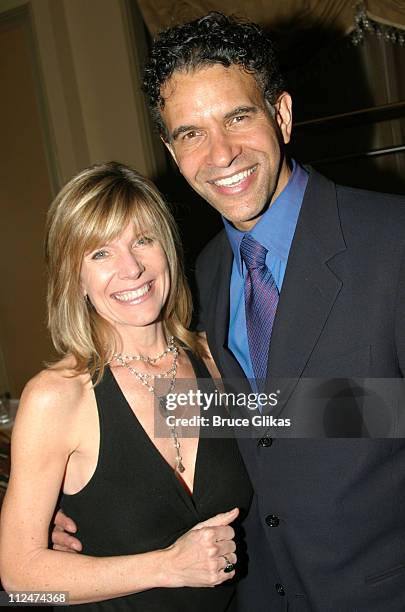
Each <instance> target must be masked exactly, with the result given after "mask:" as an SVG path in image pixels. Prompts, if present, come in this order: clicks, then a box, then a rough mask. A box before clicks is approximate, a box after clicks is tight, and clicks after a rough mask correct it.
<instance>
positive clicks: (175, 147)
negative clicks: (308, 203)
mask: <svg viewBox="0 0 405 612" xmlns="http://www.w3.org/2000/svg"><path fill="white" fill-rule="evenodd" d="M161 93H162V95H163V97H164V99H165V107H164V109H163V110H162V119H163V121H164V123H165V125H166V127H167V130H168V132H169V135H170V142H169V143H168V144H167V143H166V144H167V146H168V148H169V150H170V153H171V154H172V156H173V158H174V160H175V161H176V163H177V165H178V167H179V169H180V172H181V173H182V174H183V176H184V177H185V179H186V180H187V181H188V183H189V184H190V185H191V187H193V189H195V191H197V193H199V194H200V195H201V196H202V197H203V198H204V199H205V200H207V202H209V203H210V204H211V205H212V206H213V207H214V208H216V210H218V212H220V213H221V215H223V216H224V217H225V218H226V219H228V220H229V221H231V222H232V223H233V224H234V225H235V226H236V227H237V228H239V229H241V230H244V231H247V230H249V229H250V228H251V227H253V225H254V224H255V223H256V222H257V220H258V218H259V217H260V215H261V214H262V213H263V212H264V210H265V209H266V207H267V205H268V204H271V203H272V202H273V200H274V199H275V198H276V197H277V196H278V194H279V193H280V192H281V191H282V190H283V189H284V187H285V186H286V184H287V182H288V178H289V175H290V171H289V168H288V165H287V163H286V161H285V159H284V157H283V155H282V151H281V147H280V140H281V139H282V140H283V141H284V142H285V143H287V142H288V141H289V139H290V133H291V98H290V96H289V95H288V94H287V93H285V92H284V93H283V94H281V95H280V97H279V98H278V100H277V103H276V105H275V108H274V111H275V114H274V118H273V117H272V115H271V112H270V110H269V107H268V105H267V104H266V102H265V100H264V99H263V95H262V93H261V92H260V90H259V88H258V86H257V84H256V81H255V79H254V77H253V76H252V75H251V74H248V73H247V72H245V71H244V70H243V69H242V68H240V67H239V66H235V65H232V66H230V67H229V68H225V67H224V66H222V65H221V64H214V65H213V66H208V67H204V68H201V69H198V70H196V71H193V72H176V73H175V74H174V75H173V76H172V77H171V79H170V80H169V81H168V82H167V83H166V84H165V86H164V87H163V88H162V92H161Z"/></svg>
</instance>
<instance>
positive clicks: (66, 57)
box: [0, 0, 166, 397]
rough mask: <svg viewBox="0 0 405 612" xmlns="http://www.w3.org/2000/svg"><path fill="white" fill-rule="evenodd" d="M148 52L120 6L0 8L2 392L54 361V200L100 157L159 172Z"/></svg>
mask: <svg viewBox="0 0 405 612" xmlns="http://www.w3.org/2000/svg"><path fill="white" fill-rule="evenodd" d="M145 49H146V37H145V31H144V25H143V22H142V19H141V18H140V16H139V14H138V13H137V9H136V6H133V5H132V3H130V2H129V1H128V2H127V0H85V1H83V0H2V1H1V2H0V81H1V89H2V96H1V97H0V121H1V126H0V129H1V134H2V146H1V153H0V155H1V157H0V211H1V212H0V232H1V234H0V261H1V264H0V265H1V268H0V271H1V280H2V288H1V291H0V347H1V349H0V350H1V352H2V353H3V355H4V363H5V372H4V374H2V375H1V377H2V379H3V381H4V382H2V381H0V385H7V386H8V387H9V388H8V389H4V390H8V391H10V392H11V393H12V395H13V396H15V397H18V396H19V395H20V393H21V390H22V387H23V385H24V384H25V382H26V381H27V379H28V378H30V377H31V376H32V375H33V374H34V373H35V372H37V371H38V370H40V369H41V368H42V364H43V362H44V361H45V360H49V359H52V358H53V357H54V354H53V352H52V348H51V343H50V341H49V338H48V335H47V331H46V325H45V319H46V311H45V291H46V279H45V270H44V265H43V233H44V232H43V230H44V222H45V216H46V211H47V208H48V206H49V204H50V202H51V200H52V198H53V196H54V195H55V193H56V192H57V191H58V190H59V188H60V187H61V186H62V185H63V184H64V183H65V182H66V181H67V180H68V179H69V178H70V177H72V176H73V175H74V174H75V173H76V172H78V171H79V170H80V169H82V168H83V167H85V166H88V165H89V164H93V163H97V162H101V161H105V160H110V159H116V160H118V161H122V162H125V163H128V164H130V165H132V166H134V167H135V168H137V169H138V170H140V171H141V172H142V173H144V174H146V175H148V176H150V177H152V178H154V177H156V175H158V174H159V173H161V172H163V171H164V170H165V167H166V160H165V156H164V153H163V149H162V147H161V145H160V143H159V140H158V138H157V136H155V134H154V132H153V130H152V127H151V123H150V120H149V116H148V112H147V109H146V106H145V102H144V99H143V95H142V94H141V91H140V72H141V68H140V65H141V63H142V59H143V54H144V53H145ZM3 369H4V368H3ZM2 391H3V389H0V392H2Z"/></svg>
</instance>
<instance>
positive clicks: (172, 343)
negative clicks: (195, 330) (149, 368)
mask: <svg viewBox="0 0 405 612" xmlns="http://www.w3.org/2000/svg"><path fill="white" fill-rule="evenodd" d="M176 350H177V347H176V343H175V341H174V336H170V338H169V340H168V342H167V347H166V348H165V350H164V351H163V352H162V353H159V355H156V357H149V356H145V355H124V354H123V353H114V355H113V359H119V360H122V359H124V360H125V361H143V362H144V363H151V364H155V363H157V362H158V361H160V360H161V359H163V357H166V355H167V354H168V353H174V352H175V351H176Z"/></svg>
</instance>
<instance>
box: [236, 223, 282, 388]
mask: <svg viewBox="0 0 405 612" xmlns="http://www.w3.org/2000/svg"><path fill="white" fill-rule="evenodd" d="M240 252H241V255H242V259H243V261H244V262H245V264H246V268H247V274H246V279H245V313H246V328H247V336H248V342H249V351H250V358H251V361H252V366H253V372H254V375H255V378H256V380H263V381H264V379H265V378H266V373H267V359H268V355H269V346H270V338H271V330H272V327H273V322H274V317H275V315H276V310H277V304H278V289H277V285H276V283H275V280H274V278H273V275H272V273H271V272H270V270H269V268H268V267H267V265H266V255H267V249H266V248H265V247H264V246H262V245H261V244H260V243H259V242H257V241H256V240H255V239H254V238H252V237H251V236H249V234H245V235H244V237H243V239H242V242H241V245H240ZM260 386H261V385H260Z"/></svg>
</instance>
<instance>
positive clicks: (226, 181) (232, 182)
mask: <svg viewBox="0 0 405 612" xmlns="http://www.w3.org/2000/svg"><path fill="white" fill-rule="evenodd" d="M256 170H257V164H256V165H255V166H252V167H251V168H248V169H247V170H243V171H242V172H237V173H235V174H232V175H231V176H227V177H224V178H220V179H215V180H211V181H208V182H209V183H211V184H212V185H216V186H217V187H235V186H236V185H238V184H240V183H242V181H244V180H245V179H246V178H247V177H248V176H250V175H251V174H253V173H254V172H256Z"/></svg>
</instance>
